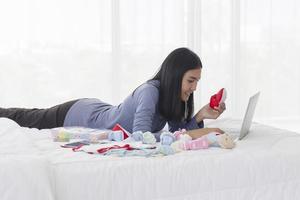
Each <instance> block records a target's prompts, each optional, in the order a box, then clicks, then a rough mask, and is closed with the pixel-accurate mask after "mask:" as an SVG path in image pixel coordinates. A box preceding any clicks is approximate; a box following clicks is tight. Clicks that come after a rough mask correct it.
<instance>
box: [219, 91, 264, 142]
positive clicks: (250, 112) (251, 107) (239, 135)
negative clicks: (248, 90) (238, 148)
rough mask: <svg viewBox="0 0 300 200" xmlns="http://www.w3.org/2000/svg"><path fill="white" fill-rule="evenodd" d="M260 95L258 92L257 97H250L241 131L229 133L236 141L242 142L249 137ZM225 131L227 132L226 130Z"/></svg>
mask: <svg viewBox="0 0 300 200" xmlns="http://www.w3.org/2000/svg"><path fill="white" fill-rule="evenodd" d="M259 95H260V92H257V93H256V94H255V95H253V96H252V97H250V99H249V102H248V107H247V110H246V113H245V116H244V119H243V123H242V126H241V129H240V131H238V130H235V131H232V130H231V131H228V134H229V135H230V136H232V137H233V139H234V140H235V141H237V140H242V139H243V138H244V137H245V136H246V135H248V133H249V130H250V127H251V124H252V120H253V116H254V111H255V107H256V104H257V101H258V97H259ZM224 131H225V132H227V131H226V129H225V130H224Z"/></svg>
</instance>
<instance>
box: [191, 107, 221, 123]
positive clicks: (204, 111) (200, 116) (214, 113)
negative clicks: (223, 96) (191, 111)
mask: <svg viewBox="0 0 300 200" xmlns="http://www.w3.org/2000/svg"><path fill="white" fill-rule="evenodd" d="M225 109H226V105H225V103H221V104H220V105H219V107H215V108H214V109H212V108H211V107H210V106H209V104H206V105H205V106H203V107H202V108H201V109H200V110H199V111H198V113H197V114H196V115H195V116H194V117H195V119H196V121H197V122H198V123H199V122H201V121H203V120H204V119H217V118H218V117H219V116H220V115H221V114H222V113H223V112H224V110H225Z"/></svg>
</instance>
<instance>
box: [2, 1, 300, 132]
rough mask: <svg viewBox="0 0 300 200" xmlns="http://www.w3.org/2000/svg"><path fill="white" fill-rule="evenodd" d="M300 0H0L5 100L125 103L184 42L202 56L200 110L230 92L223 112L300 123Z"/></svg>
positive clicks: (12, 103) (14, 103) (13, 103)
mask: <svg viewBox="0 0 300 200" xmlns="http://www.w3.org/2000/svg"><path fill="white" fill-rule="evenodd" d="M299 8H300V3H299V1H297V0H285V1H284V0H259V1H258V0H241V1H239V0H231V1H229V0H225V1H224V0H153V1H150V0H148V1H147V0H40V1H36V0H10V1H1V2H0V70H1V72H0V91H1V96H0V106H2V107H48V106H52V105H54V104H58V103H61V102H64V101H68V100H71V99H75V98H81V97H96V98H100V99H102V100H104V101H107V102H110V103H112V104H118V103H120V102H121V101H122V99H123V98H125V97H126V96H127V95H129V94H130V92H131V91H132V90H133V89H135V88H136V87H137V86H138V85H139V84H141V83H143V82H144V81H146V80H147V79H149V78H151V76H153V75H154V73H155V72H156V71H157V69H158V68H159V66H160V64H161V63H162V61H163V59H164V58H165V57H166V56H167V54H168V53H169V52H170V51H171V50H173V49H175V48H177V47H181V46H187V47H190V48H191V49H193V50H194V51H195V52H197V53H198V54H199V55H200V57H201V59H202V62H203V65H204V66H203V74H202V80H201V81H200V83H199V86H198V91H197V92H196V95H195V96H196V99H195V101H196V108H197V109H199V108H200V107H201V106H202V105H203V104H204V103H206V102H208V100H209V97H210V95H212V94H213V93H214V92H216V91H217V90H218V89H219V88H221V87H225V88H226V89H227V90H228V93H229V98H228V100H227V111H226V113H224V116H223V117H229V116H233V117H236V118H238V117H242V116H243V113H244V111H245V107H246V103H247V99H248V97H249V96H250V95H251V94H253V93H255V92H256V91H261V98H260V100H259V103H258V107H257V112H256V114H255V120H256V121H260V122H263V123H267V124H270V125H275V126H278V127H282V128H288V129H291V130H297V131H298V132H300V128H298V127H297V124H299V122H300V114H299V113H300V106H299V102H300V92H299V91H300V84H299V79H300V70H299V67H300V59H299V56H298V54H299V52H300V51H299V50H300V37H299V35H300V23H299V20H300V14H299V12H298V11H299Z"/></svg>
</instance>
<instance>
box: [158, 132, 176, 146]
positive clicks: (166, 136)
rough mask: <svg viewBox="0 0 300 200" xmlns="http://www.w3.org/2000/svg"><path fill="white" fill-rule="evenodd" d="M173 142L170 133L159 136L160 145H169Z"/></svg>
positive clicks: (173, 138) (173, 137)
mask: <svg viewBox="0 0 300 200" xmlns="http://www.w3.org/2000/svg"><path fill="white" fill-rule="evenodd" d="M175 140H176V139H175V136H174V135H173V134H172V133H170V132H163V133H162V134H161V135H160V143H161V144H162V145H171V144H172V143H173V142H174V141H175Z"/></svg>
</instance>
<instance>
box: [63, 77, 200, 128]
mask: <svg viewBox="0 0 300 200" xmlns="http://www.w3.org/2000/svg"><path fill="white" fill-rule="evenodd" d="M158 87H159V81H157V80H151V81H148V82H146V83H144V84H142V85H141V86H140V87H138V88H137V89H136V90H135V91H134V93H133V94H130V95H129V96H128V97H127V98H126V99H125V100H124V101H123V103H121V104H119V105H118V106H113V105H110V104H107V103H104V102H102V101H100V100H99V99H94V98H86V99H80V100H78V101H77V102H76V103H75V104H74V105H72V107H71V108H70V109H69V111H68V112H67V115H66V117H65V121H64V126H83V127H88V128H98V129H112V128H113V127H114V126H115V125H116V124H117V123H118V124H120V125H121V126H122V127H124V128H125V129H126V130H127V131H129V132H131V133H132V132H135V131H143V132H145V131H150V132H152V133H155V132H158V131H160V130H162V129H163V128H164V126H165V125H166V123H167V121H166V120H165V119H164V118H163V117H162V116H161V115H160V114H159V111H158V99H159V90H158ZM168 125H169V130H170V131H171V132H174V131H176V130H178V129H179V128H181V129H183V128H185V129H187V130H192V129H197V128H203V122H200V123H197V122H196V119H195V117H193V118H192V119H191V120H190V121H189V122H180V123H178V122H172V121H169V122H168Z"/></svg>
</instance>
